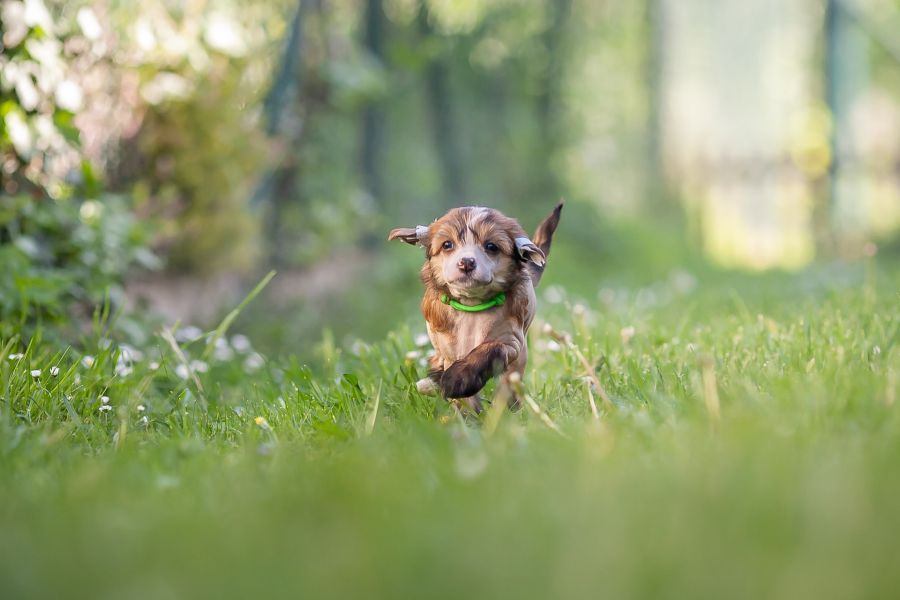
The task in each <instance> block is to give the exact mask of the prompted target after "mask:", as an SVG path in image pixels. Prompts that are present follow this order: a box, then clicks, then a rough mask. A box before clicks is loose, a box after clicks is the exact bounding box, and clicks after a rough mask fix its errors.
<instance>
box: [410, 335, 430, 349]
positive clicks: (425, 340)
mask: <svg viewBox="0 0 900 600" xmlns="http://www.w3.org/2000/svg"><path fill="white" fill-rule="evenodd" d="M413 342H414V343H415V345H416V346H418V347H419V348H421V347H423V346H427V345H428V344H429V343H430V342H431V338H429V337H428V334H427V333H420V334H418V335H416V337H415V338H414V339H413Z"/></svg>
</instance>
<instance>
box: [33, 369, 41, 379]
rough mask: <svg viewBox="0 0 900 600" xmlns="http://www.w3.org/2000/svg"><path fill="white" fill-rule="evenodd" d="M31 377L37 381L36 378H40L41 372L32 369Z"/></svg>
mask: <svg viewBox="0 0 900 600" xmlns="http://www.w3.org/2000/svg"><path fill="white" fill-rule="evenodd" d="M31 376H32V377H34V378H35V379H37V378H38V377H40V376H41V370H40V369H32V371H31Z"/></svg>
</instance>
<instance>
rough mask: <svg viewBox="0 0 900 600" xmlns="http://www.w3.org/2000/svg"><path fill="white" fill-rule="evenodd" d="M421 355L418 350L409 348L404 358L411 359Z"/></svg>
mask: <svg viewBox="0 0 900 600" xmlns="http://www.w3.org/2000/svg"><path fill="white" fill-rule="evenodd" d="M420 356H422V352H421V351H420V350H410V351H409V352H407V353H406V360H409V361H413V360H416V359H417V358H419V357H420Z"/></svg>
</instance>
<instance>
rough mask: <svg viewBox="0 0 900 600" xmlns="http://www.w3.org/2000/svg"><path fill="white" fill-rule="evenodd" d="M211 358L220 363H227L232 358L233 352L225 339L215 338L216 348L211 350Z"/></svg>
mask: <svg viewBox="0 0 900 600" xmlns="http://www.w3.org/2000/svg"><path fill="white" fill-rule="evenodd" d="M213 358H214V359H216V360H218V361H220V362H227V361H229V360H231V359H232V358H234V350H232V349H231V346H230V345H228V340H226V339H225V338H221V337H220V338H216V347H215V350H213Z"/></svg>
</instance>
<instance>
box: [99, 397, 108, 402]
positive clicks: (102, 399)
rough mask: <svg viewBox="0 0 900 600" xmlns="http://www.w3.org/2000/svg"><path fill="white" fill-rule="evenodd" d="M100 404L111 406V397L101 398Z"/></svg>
mask: <svg viewBox="0 0 900 600" xmlns="http://www.w3.org/2000/svg"><path fill="white" fill-rule="evenodd" d="M100 404H109V396H100Z"/></svg>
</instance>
